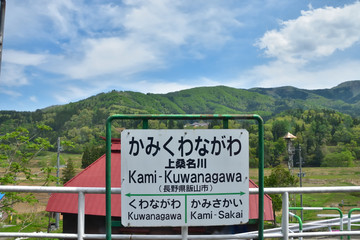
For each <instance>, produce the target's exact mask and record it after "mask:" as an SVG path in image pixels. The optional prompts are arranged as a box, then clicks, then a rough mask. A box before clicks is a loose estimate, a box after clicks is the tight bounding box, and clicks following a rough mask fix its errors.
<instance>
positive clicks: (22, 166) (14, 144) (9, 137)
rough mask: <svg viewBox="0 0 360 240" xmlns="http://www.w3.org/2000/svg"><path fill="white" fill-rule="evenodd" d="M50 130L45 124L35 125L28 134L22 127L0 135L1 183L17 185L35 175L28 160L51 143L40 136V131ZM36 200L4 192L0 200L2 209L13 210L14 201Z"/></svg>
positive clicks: (28, 196)
mask: <svg viewBox="0 0 360 240" xmlns="http://www.w3.org/2000/svg"><path fill="white" fill-rule="evenodd" d="M50 130H52V129H51V128H50V127H49V126H46V125H37V128H36V131H35V132H34V133H32V134H30V132H29V130H27V129H26V128H24V127H18V128H17V129H16V130H15V131H13V132H10V133H6V134H5V135H2V136H0V166H1V168H2V169H3V172H2V173H1V175H0V184H1V185H18V184H19V183H21V182H22V180H24V179H26V180H31V179H32V177H34V176H35V175H34V174H33V173H32V172H31V169H30V167H29V162H30V161H31V160H32V159H33V158H34V157H35V156H37V155H38V154H39V153H40V152H41V151H42V150H45V149H48V148H49V147H50V146H51V144H50V142H49V140H48V139H47V138H43V137H40V136H39V135H41V132H44V131H50ZM36 201H37V200H36V199H35V197H34V196H33V195H32V194H31V193H29V194H19V193H6V197H5V198H4V200H3V201H2V202H1V203H2V205H3V206H2V210H3V211H5V212H8V213H9V212H15V210H14V208H13V206H14V204H15V203H19V202H27V203H34V202H36Z"/></svg>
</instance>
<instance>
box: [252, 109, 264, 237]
mask: <svg viewBox="0 0 360 240" xmlns="http://www.w3.org/2000/svg"><path fill="white" fill-rule="evenodd" d="M254 118H255V119H256V120H257V121H258V131H259V134H258V135H259V136H258V137H259V140H258V141H259V171H258V174H259V225H258V226H259V231H258V233H259V239H261V240H262V239H264V121H263V119H262V118H261V117H260V116H258V115H254Z"/></svg>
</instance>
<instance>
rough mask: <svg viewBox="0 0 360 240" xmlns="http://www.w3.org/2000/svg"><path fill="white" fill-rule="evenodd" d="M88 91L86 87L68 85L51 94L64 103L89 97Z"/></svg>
mask: <svg viewBox="0 0 360 240" xmlns="http://www.w3.org/2000/svg"><path fill="white" fill-rule="evenodd" d="M89 92H90V91H89V89H88V87H77V86H74V85H69V86H64V88H63V89H62V90H60V89H59V90H58V91H56V92H55V93H53V96H54V98H55V99H56V100H57V101H58V102H59V103H61V104H64V103H69V102H70V101H77V100H80V99H84V98H86V97H89Z"/></svg>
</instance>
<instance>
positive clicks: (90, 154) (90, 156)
mask: <svg viewBox="0 0 360 240" xmlns="http://www.w3.org/2000/svg"><path fill="white" fill-rule="evenodd" d="M105 152H106V149H105V144H102V145H96V144H92V145H90V146H86V147H85V150H84V153H83V155H82V158H81V168H86V167H88V166H89V165H90V164H92V163H93V162H94V161H95V160H96V159H98V158H99V157H101V156H102V155H104V154H105Z"/></svg>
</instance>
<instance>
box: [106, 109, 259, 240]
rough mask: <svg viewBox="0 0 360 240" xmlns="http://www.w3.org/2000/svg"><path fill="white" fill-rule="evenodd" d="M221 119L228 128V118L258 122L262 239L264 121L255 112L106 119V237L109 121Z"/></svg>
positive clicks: (146, 124)
mask: <svg viewBox="0 0 360 240" xmlns="http://www.w3.org/2000/svg"><path fill="white" fill-rule="evenodd" d="M170 119H177V120H194V119H221V120H222V121H223V128H224V129H228V128H229V120H234V119H243V120H256V121H257V122H258V139H259V140H258V144H259V156H258V158H259V171H258V175H259V219H258V227H259V229H258V239H261V240H262V239H264V121H263V119H262V118H261V117H260V116H259V115H257V114H116V115H112V116H110V117H108V119H107V120H106V239H107V240H111V227H112V222H111V123H112V121H113V120H142V123H143V129H148V128H149V120H170Z"/></svg>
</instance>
